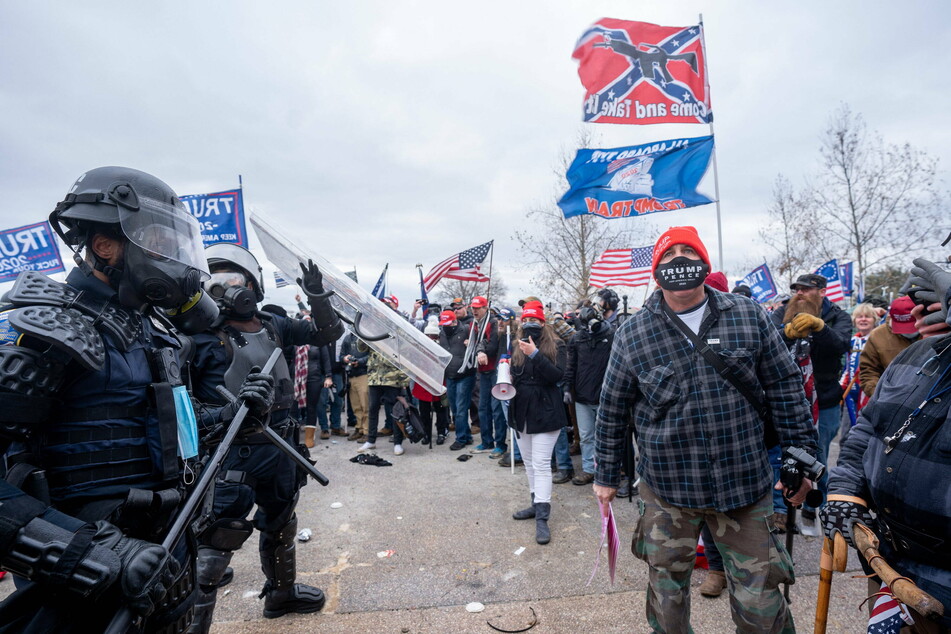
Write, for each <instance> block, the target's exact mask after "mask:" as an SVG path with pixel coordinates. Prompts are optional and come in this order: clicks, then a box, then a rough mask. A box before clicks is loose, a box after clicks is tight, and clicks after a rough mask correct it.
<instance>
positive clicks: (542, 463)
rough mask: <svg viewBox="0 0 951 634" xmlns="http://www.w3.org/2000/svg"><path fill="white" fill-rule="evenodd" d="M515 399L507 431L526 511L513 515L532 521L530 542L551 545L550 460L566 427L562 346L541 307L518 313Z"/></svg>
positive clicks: (532, 305) (530, 306) (533, 304)
mask: <svg viewBox="0 0 951 634" xmlns="http://www.w3.org/2000/svg"><path fill="white" fill-rule="evenodd" d="M511 364H512V385H513V386H514V388H515V396H514V397H513V398H512V400H511V402H510V406H509V421H508V424H509V427H512V428H513V429H514V430H515V432H516V434H515V439H516V442H517V443H518V448H519V451H520V452H521V454H522V459H523V460H524V461H525V472H526V474H527V475H528V489H529V492H530V493H531V496H532V505H531V506H530V507H528V508H525V509H522V510H520V511H516V512H515V513H514V514H513V515H512V517H513V518H514V519H517V520H527V519H531V518H534V519H535V541H537V542H538V543H539V544H547V543H548V542H549V541H551V531H550V530H549V527H548V518H549V516H550V514H551V487H552V484H551V455H552V451H553V450H554V448H555V442H556V441H557V440H558V434H559V432H560V431H561V428H562V427H564V426H565V425H567V424H568V420H567V416H566V415H565V408H564V406H563V405H562V391H561V387H560V386H559V384H560V382H561V380H562V377H563V375H564V373H565V366H566V365H567V353H566V350H565V343H564V342H563V341H562V340H561V339H560V338H559V337H557V336H556V335H555V333H554V332H553V331H552V329H551V326H549V325H547V324H546V323H545V310H544V308H543V306H542V303H541V302H538V301H530V302H527V303H526V304H525V305H524V307H523V310H522V317H521V326H520V328H519V332H518V342H517V344H516V346H515V349H514V350H513V353H512V362H511Z"/></svg>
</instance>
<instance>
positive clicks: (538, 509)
mask: <svg viewBox="0 0 951 634" xmlns="http://www.w3.org/2000/svg"><path fill="white" fill-rule="evenodd" d="M550 515H551V504H549V503H548V502H536V503H535V541H536V542H538V543H539V544H547V543H548V542H550V541H551V531H550V530H548V517H549V516H550Z"/></svg>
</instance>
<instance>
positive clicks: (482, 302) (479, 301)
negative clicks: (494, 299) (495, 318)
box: [469, 295, 489, 308]
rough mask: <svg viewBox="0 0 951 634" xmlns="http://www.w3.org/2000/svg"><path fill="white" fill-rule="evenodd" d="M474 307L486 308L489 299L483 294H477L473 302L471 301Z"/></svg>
mask: <svg viewBox="0 0 951 634" xmlns="http://www.w3.org/2000/svg"><path fill="white" fill-rule="evenodd" d="M469 305H470V306H472V307H473V308H485V307H486V306H488V305H489V300H487V299H486V298H484V297H482V296H481V295H476V296H475V297H473V298H472V302H470V303H469Z"/></svg>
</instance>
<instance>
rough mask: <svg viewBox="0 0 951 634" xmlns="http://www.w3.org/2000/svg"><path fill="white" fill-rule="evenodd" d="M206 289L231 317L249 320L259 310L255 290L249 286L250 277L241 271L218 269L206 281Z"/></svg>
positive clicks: (222, 310) (221, 308) (225, 313)
mask: <svg viewBox="0 0 951 634" xmlns="http://www.w3.org/2000/svg"><path fill="white" fill-rule="evenodd" d="M205 290H206V291H207V292H208V294H209V295H210V296H211V298H212V299H214V300H215V303H216V304H218V308H219V309H220V310H221V312H222V313H223V314H224V315H225V316H227V317H228V318H229V319H236V320H238V321H247V320H249V319H251V318H252V317H254V314H255V313H256V312H257V310H258V303H257V297H256V295H255V293H254V290H252V289H250V288H248V278H247V276H246V275H245V274H244V273H242V272H240V271H218V272H215V273H212V274H211V279H210V280H208V281H207V282H205Z"/></svg>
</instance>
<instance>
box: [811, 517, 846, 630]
mask: <svg viewBox="0 0 951 634" xmlns="http://www.w3.org/2000/svg"><path fill="white" fill-rule="evenodd" d="M848 547H849V545H848V544H847V543H846V542H845V538H844V537H842V535H840V534H839V533H836V534H835V542H834V543H833V541H832V540H831V539H829V538H828V537H826V538H825V539H824V540H823V542H822V555H820V556H819V596H818V597H817V598H816V627H815V629H814V630H813V632H814V634H825V632H826V623H827V621H828V620H829V597H830V596H831V594H832V571H833V570H834V571H837V572H845V564H846V563H847V562H848V560H849V551H848Z"/></svg>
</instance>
